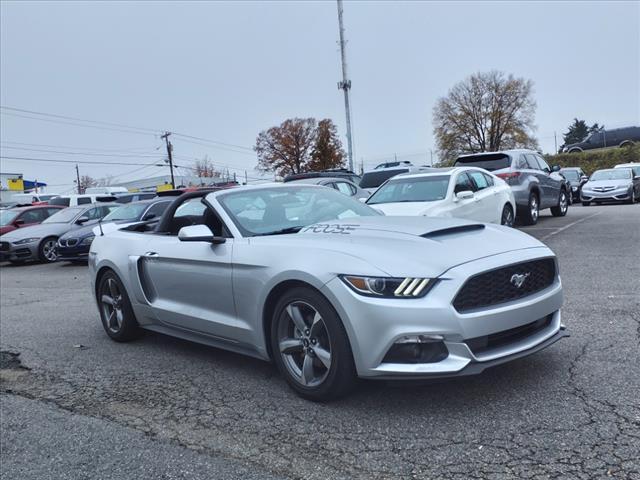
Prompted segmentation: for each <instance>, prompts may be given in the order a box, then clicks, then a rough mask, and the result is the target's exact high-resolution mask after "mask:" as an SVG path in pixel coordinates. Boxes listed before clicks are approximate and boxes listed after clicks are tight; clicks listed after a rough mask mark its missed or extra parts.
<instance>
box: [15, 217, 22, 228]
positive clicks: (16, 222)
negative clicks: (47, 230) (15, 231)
mask: <svg viewBox="0 0 640 480" xmlns="http://www.w3.org/2000/svg"><path fill="white" fill-rule="evenodd" d="M13 224H14V225H15V226H16V227H20V226H22V225H24V220H22V219H21V218H19V219H17V220H16V221H15V222H13Z"/></svg>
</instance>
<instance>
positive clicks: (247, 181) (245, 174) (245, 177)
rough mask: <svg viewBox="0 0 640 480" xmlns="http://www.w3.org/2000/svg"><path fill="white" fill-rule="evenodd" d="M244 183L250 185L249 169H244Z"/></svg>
mask: <svg viewBox="0 0 640 480" xmlns="http://www.w3.org/2000/svg"><path fill="white" fill-rule="evenodd" d="M244 184H245V185H248V184H249V180H248V179H247V171H246V170H245V171H244Z"/></svg>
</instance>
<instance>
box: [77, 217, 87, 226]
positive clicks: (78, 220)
mask: <svg viewBox="0 0 640 480" xmlns="http://www.w3.org/2000/svg"><path fill="white" fill-rule="evenodd" d="M88 221H89V217H84V216H82V217H80V218H79V219H77V220H76V223H77V224H78V225H82V224H83V223H87V222H88Z"/></svg>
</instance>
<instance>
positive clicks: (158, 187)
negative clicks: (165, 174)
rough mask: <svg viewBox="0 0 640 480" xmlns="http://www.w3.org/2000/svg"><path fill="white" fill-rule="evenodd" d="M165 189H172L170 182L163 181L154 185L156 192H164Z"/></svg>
mask: <svg viewBox="0 0 640 480" xmlns="http://www.w3.org/2000/svg"><path fill="white" fill-rule="evenodd" d="M167 190H173V189H172V188H171V184H170V183H165V184H163V185H158V186H157V187H156V191H157V192H166V191H167Z"/></svg>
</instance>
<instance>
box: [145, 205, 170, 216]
mask: <svg viewBox="0 0 640 480" xmlns="http://www.w3.org/2000/svg"><path fill="white" fill-rule="evenodd" d="M170 203H171V202H158V203H154V204H153V205H151V207H150V208H149V210H147V211H146V213H145V214H144V218H146V219H148V220H151V219H152V218H160V217H161V216H162V214H163V213H164V211H165V210H166V209H167V207H168V206H169V204H170ZM151 215H153V216H151Z"/></svg>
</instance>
